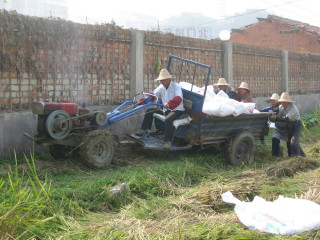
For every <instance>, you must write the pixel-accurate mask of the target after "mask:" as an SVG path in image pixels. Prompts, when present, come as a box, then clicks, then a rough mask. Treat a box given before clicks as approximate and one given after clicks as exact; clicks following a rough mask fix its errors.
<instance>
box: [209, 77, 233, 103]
mask: <svg viewBox="0 0 320 240" xmlns="http://www.w3.org/2000/svg"><path fill="white" fill-rule="evenodd" d="M213 86H218V88H219V89H220V90H222V91H224V92H225V93H226V94H227V95H228V96H229V98H231V99H236V92H235V91H232V89H231V87H230V85H229V84H228V83H227V81H226V79H224V78H219V80H218V83H215V84H213Z"/></svg>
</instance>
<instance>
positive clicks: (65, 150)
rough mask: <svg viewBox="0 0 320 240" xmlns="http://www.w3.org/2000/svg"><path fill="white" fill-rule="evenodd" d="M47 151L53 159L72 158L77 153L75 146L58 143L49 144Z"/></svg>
mask: <svg viewBox="0 0 320 240" xmlns="http://www.w3.org/2000/svg"><path fill="white" fill-rule="evenodd" d="M49 152H50V154H51V156H52V157H53V158H55V159H66V158H72V157H76V156H77V155H78V153H79V151H78V149H76V148H75V147H71V146H66V145H60V144H55V145H50V146H49Z"/></svg>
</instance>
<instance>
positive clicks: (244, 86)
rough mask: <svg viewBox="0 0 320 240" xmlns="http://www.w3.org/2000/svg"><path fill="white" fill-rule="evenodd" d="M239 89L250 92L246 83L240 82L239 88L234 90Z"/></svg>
mask: <svg viewBox="0 0 320 240" xmlns="http://www.w3.org/2000/svg"><path fill="white" fill-rule="evenodd" d="M239 88H243V89H247V90H249V91H250V89H249V86H248V83H246V82H242V83H241V84H240V86H239V87H238V88H237V89H236V90H238V89H239Z"/></svg>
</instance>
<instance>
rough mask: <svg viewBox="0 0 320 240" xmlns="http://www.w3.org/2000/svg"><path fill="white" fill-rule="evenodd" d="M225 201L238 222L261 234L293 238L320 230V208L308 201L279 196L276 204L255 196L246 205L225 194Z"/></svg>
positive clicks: (229, 194) (223, 195) (230, 194)
mask: <svg viewBox="0 0 320 240" xmlns="http://www.w3.org/2000/svg"><path fill="white" fill-rule="evenodd" d="M222 200H223V201H224V202H227V203H232V204H235V207H234V210H235V212H236V214H237V216H238V218H239V220H240V221H241V222H242V223H243V224H244V225H245V226H247V227H249V228H250V229H253V230H259V231H262V232H267V233H273V234H281V235H293V234H297V233H301V232H306V231H310V230H312V229H316V228H319V227H320V205H319V204H317V203H314V202H312V201H309V200H304V199H294V198H286V197H283V196H279V198H278V199H277V200H276V201H274V202H269V201H266V200H265V199H263V198H261V197H259V196H256V197H255V198H254V199H253V201H252V202H243V201H240V200H239V199H237V198H236V197H234V196H233V195H232V193H231V192H230V191H229V192H225V193H223V194H222Z"/></svg>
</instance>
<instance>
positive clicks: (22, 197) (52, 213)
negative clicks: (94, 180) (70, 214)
mask: <svg viewBox="0 0 320 240" xmlns="http://www.w3.org/2000/svg"><path fill="white" fill-rule="evenodd" d="M16 159H17V158H16V157H15V166H13V167H11V166H9V171H8V173H7V176H6V177H2V178H1V179H0V236H1V239H33V238H37V239H46V238H50V234H52V233H53V232H55V231H59V230H62V229H66V228H67V225H66V217H65V216H63V215H62V214H61V213H60V210H59V205H57V204H56V202H54V201H53V200H52V194H53V191H54V190H53V189H52V186H51V183H50V182H49V181H47V180H46V179H45V180H42V181H41V180H40V179H39V177H38V174H37V170H36V166H35V163H34V158H33V156H31V157H30V159H29V158H27V157H25V160H26V162H27V165H28V169H27V170H20V169H19V167H18V164H17V160H16Z"/></svg>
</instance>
